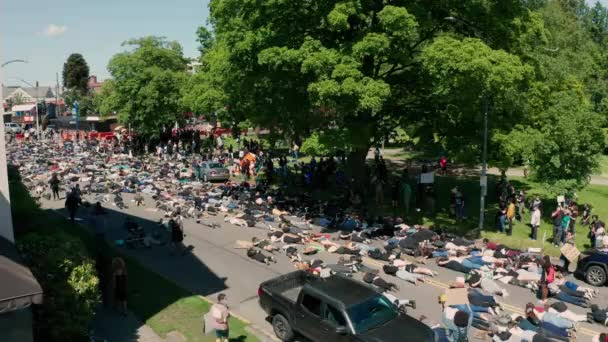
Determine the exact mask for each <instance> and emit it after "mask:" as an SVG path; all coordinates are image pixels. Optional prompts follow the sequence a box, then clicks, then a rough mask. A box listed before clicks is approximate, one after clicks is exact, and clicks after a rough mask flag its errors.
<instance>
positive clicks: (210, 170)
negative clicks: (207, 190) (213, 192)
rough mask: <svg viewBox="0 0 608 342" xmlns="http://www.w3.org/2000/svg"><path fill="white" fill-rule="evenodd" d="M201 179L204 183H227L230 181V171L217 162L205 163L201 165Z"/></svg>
mask: <svg viewBox="0 0 608 342" xmlns="http://www.w3.org/2000/svg"><path fill="white" fill-rule="evenodd" d="M201 178H202V179H203V181H205V182H208V181H227V180H228V179H230V170H228V169H227V168H226V167H224V165H222V164H220V163H216V162H203V163H202V164H201Z"/></svg>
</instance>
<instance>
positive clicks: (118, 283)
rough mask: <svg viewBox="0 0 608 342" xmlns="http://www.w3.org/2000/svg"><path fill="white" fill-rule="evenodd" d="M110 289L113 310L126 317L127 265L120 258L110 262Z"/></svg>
mask: <svg viewBox="0 0 608 342" xmlns="http://www.w3.org/2000/svg"><path fill="white" fill-rule="evenodd" d="M112 289H113V292H114V306H115V308H116V309H117V310H119V311H121V310H122V312H121V313H122V315H123V316H127V265H126V264H125V261H124V260H123V259H122V258H120V257H116V258H114V260H112Z"/></svg>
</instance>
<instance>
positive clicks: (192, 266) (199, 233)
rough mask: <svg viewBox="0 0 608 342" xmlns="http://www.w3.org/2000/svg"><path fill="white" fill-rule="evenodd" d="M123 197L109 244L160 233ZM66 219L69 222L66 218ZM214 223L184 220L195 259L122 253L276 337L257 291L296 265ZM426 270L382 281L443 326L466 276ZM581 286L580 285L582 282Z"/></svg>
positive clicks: (151, 212) (143, 210) (511, 300)
mask: <svg viewBox="0 0 608 342" xmlns="http://www.w3.org/2000/svg"><path fill="white" fill-rule="evenodd" d="M123 196H124V199H125V203H126V204H127V206H129V208H128V209H126V210H119V209H118V208H116V207H114V206H113V205H111V204H106V205H107V209H108V211H110V214H109V215H108V217H107V219H106V224H105V226H106V228H107V231H106V238H107V239H108V240H109V241H115V240H119V239H124V238H125V235H126V231H125V229H124V228H123V227H124V221H125V219H126V217H128V216H129V215H133V217H135V218H136V220H137V222H138V223H140V224H142V226H144V228H145V229H146V230H147V231H154V230H157V229H158V224H157V221H158V220H159V219H160V218H161V217H162V212H160V211H156V210H155V209H150V208H153V207H154V203H153V201H152V199H151V198H147V199H146V201H147V202H146V206H142V207H136V206H135V203H134V202H132V201H131V198H132V197H131V195H129V194H124V195H123ZM85 199H88V200H89V201H92V200H93V199H92V197H90V196H89V197H87V196H85ZM42 206H43V207H44V208H48V209H55V210H60V209H61V208H62V207H63V201H61V200H60V201H54V202H53V201H44V202H43V203H42ZM61 211H63V210H61ZM62 214H63V215H64V216H65V213H62ZM77 216H78V217H82V218H83V219H84V220H85V221H83V222H86V212H85V211H84V210H83V209H82V208H81V209H80V211H79V214H78V215H77ZM211 222H215V223H218V224H220V228H217V229H213V228H210V227H207V226H204V225H199V224H196V223H195V222H194V221H193V220H185V222H184V230H185V234H186V237H185V239H184V243H185V244H186V245H187V246H191V248H193V249H192V251H191V253H190V254H188V255H186V256H170V255H169V248H168V246H153V247H151V248H149V249H145V248H144V249H126V248H125V249H124V251H125V252H126V253H127V254H128V255H130V256H133V257H135V258H137V259H138V260H139V261H140V262H141V263H142V264H143V265H145V266H146V267H148V268H150V269H152V270H154V271H156V272H158V273H160V274H161V275H163V276H165V277H167V278H169V279H172V280H173V281H175V282H176V283H178V284H179V285H181V286H183V287H185V288H187V289H188V290H190V291H192V292H194V293H196V294H200V295H203V296H206V297H207V298H209V299H210V300H215V296H216V295H217V294H218V293H220V292H224V293H226V294H227V296H228V303H229V306H230V309H231V311H233V312H234V313H235V314H237V315H239V316H241V317H243V318H244V319H246V320H247V321H249V322H251V323H252V324H253V325H254V326H255V327H256V328H257V329H259V330H262V331H263V332H264V333H266V334H267V335H271V336H272V335H273V333H272V327H271V325H270V324H269V323H268V322H267V321H266V320H265V317H264V316H265V315H264V312H263V311H262V310H261V309H260V308H259V306H258V303H257V289H258V285H259V284H260V283H261V282H263V281H265V280H268V279H271V278H273V277H276V276H278V275H280V274H283V273H286V272H291V271H294V268H293V266H292V264H291V263H290V262H289V260H288V259H287V257H286V256H284V255H282V254H281V253H275V255H276V257H277V259H278V263H276V264H271V265H270V266H266V265H264V264H261V263H258V262H255V261H252V260H251V259H249V258H248V257H247V256H246V255H245V250H243V249H235V248H234V245H235V241H236V240H246V241H250V240H251V238H252V237H254V236H256V237H263V236H265V234H266V231H265V230H264V229H263V228H240V227H236V226H234V225H231V224H228V223H225V222H224V221H223V215H222V214H221V213H219V214H218V215H217V216H216V217H211V218H209V219H206V220H204V223H211ZM319 257H320V258H322V259H323V260H324V261H325V262H326V263H332V262H335V261H336V260H337V255H336V254H330V253H324V254H322V255H319ZM365 262H366V263H367V264H368V266H372V267H376V268H379V267H378V266H379V265H380V264H379V263H378V262H377V261H374V260H371V259H366V260H365ZM426 266H428V267H429V268H431V269H433V270H436V271H438V272H439V275H438V276H437V277H434V278H427V279H429V282H428V283H427V284H423V285H420V286H414V285H412V284H409V283H406V282H405V281H402V280H400V279H398V278H393V277H390V276H387V275H382V277H383V278H385V279H387V280H389V281H392V282H396V283H397V284H398V286H399V291H398V292H397V293H395V295H396V296H397V297H399V298H403V299H414V300H416V302H417V308H416V310H412V309H411V308H408V313H409V314H410V315H412V316H414V317H417V318H418V317H419V316H420V315H424V316H426V317H428V318H430V319H431V320H434V321H439V320H440V313H441V310H440V306H439V304H438V303H437V298H438V296H439V295H440V294H441V293H443V291H444V290H445V289H446V288H447V284H448V283H450V282H452V281H453V280H455V278H456V276H458V275H462V274H458V273H456V272H454V271H451V270H448V269H445V268H441V267H437V266H436V265H434V262H433V260H429V264H428V265H426ZM380 267H381V265H380ZM577 282H579V283H580V281H577ZM504 286H505V287H506V288H507V290H508V291H509V294H510V296H509V297H507V298H505V299H504V303H503V306H504V308H505V310H507V311H508V312H509V313H518V314H523V308H524V307H525V304H526V303H528V302H532V303H536V300H535V298H534V294H533V293H532V292H531V291H530V290H528V289H525V288H521V287H514V286H511V285H504ZM593 302H594V303H597V304H602V305H605V303H608V289H607V288H606V287H604V288H601V289H600V296H599V297H598V298H595V299H594V300H593ZM568 307H569V309H570V310H572V311H574V312H576V313H578V314H584V313H586V310H585V309H583V308H580V307H576V306H573V305H568ZM605 331H608V329H606V328H605V327H601V326H599V325H597V324H593V325H591V324H589V323H581V325H580V328H579V331H578V333H577V340H578V341H591V337H592V336H593V335H596V334H598V333H600V332H605Z"/></svg>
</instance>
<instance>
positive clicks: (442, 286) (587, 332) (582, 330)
mask: <svg viewBox="0 0 608 342" xmlns="http://www.w3.org/2000/svg"><path fill="white" fill-rule="evenodd" d="M363 261H364V262H366V263H368V264H370V265H372V266H377V267H379V268H382V266H384V264H383V263H381V262H379V261H377V260H374V259H371V258H368V257H363ZM425 281H426V283H427V284H430V285H432V286H435V287H438V288H440V289H444V290H447V289H449V288H450V286H449V285H448V284H446V283H443V282H441V281H439V280H435V279H432V278H430V277H427V278H426V279H425ZM500 304H501V305H502V307H503V308H504V309H506V310H508V311H511V312H513V313H516V314H518V315H521V316H525V315H526V314H525V311H524V310H523V309H521V308H518V307H516V306H513V305H510V304H507V303H500ZM576 332H580V333H583V334H584V335H589V336H597V335H599V334H600V333H599V332H597V331H594V330H591V329H588V328H584V327H579V328H578V329H576Z"/></svg>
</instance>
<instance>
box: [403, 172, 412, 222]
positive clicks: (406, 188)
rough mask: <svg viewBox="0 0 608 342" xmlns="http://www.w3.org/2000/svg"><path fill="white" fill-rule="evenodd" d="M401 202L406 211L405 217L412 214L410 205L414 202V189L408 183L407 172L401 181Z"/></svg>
mask: <svg viewBox="0 0 608 342" xmlns="http://www.w3.org/2000/svg"><path fill="white" fill-rule="evenodd" d="M401 200H402V201H403V208H404V209H405V216H406V217H407V216H408V215H409V214H410V203H411V201H412V187H411V186H410V185H409V183H408V177H407V171H406V172H404V174H403V178H402V179H401Z"/></svg>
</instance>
